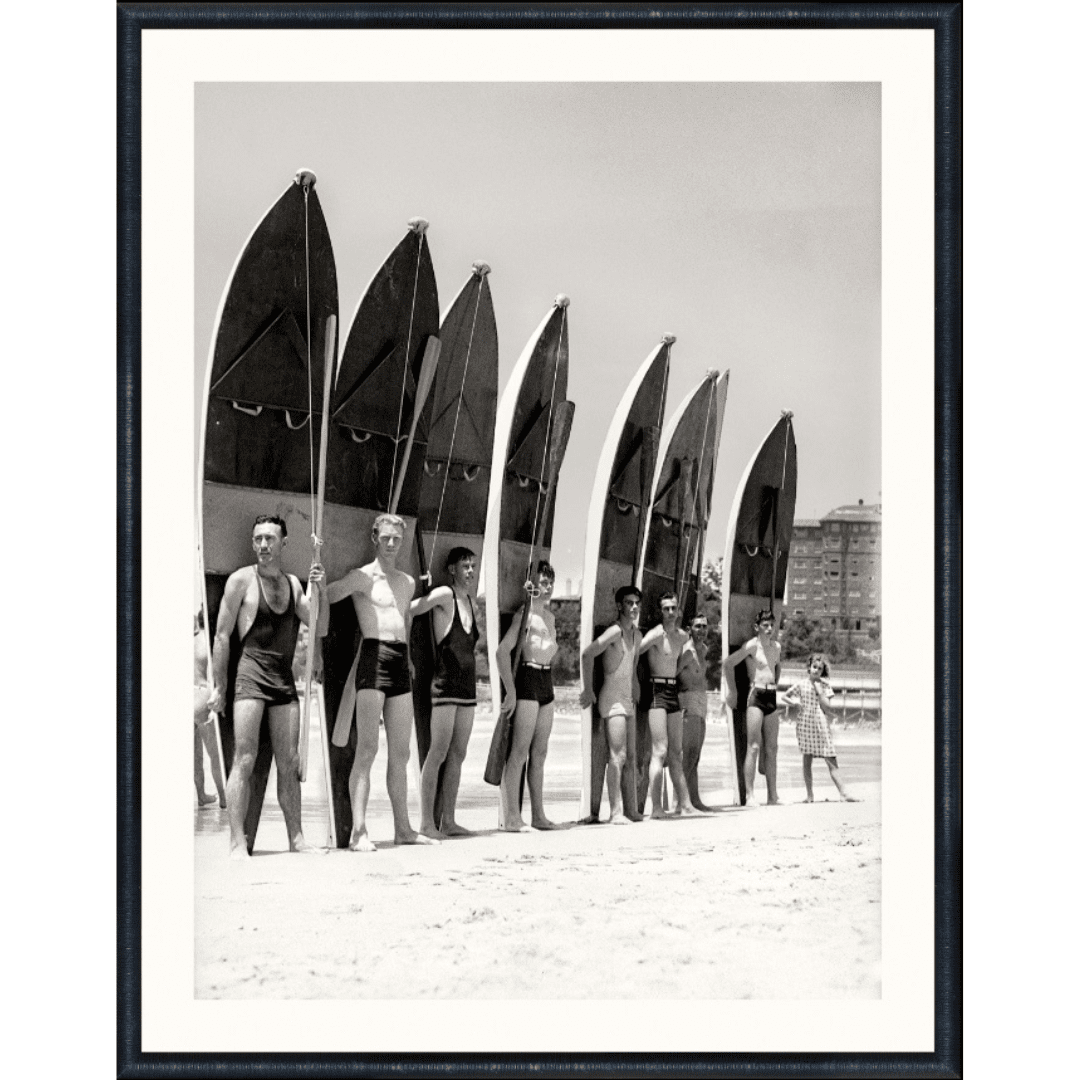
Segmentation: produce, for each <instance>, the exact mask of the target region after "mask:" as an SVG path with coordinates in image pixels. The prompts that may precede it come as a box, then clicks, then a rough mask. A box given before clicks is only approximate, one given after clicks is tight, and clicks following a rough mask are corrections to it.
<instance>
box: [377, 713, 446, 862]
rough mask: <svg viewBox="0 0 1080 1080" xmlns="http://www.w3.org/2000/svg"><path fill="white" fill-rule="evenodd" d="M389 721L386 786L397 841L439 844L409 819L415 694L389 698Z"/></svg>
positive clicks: (387, 716)
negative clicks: (409, 768) (411, 739)
mask: <svg viewBox="0 0 1080 1080" xmlns="http://www.w3.org/2000/svg"><path fill="white" fill-rule="evenodd" d="M383 719H384V720H385V721H386V790H387V792H388V793H389V795H390V808H391V810H393V812H394V843H395V844H437V843H438V842H439V841H438V840H436V839H434V838H433V837H430V836H422V835H421V834H420V833H418V832H417V831H416V830H415V829H414V828H413V827H412V824H411V823H410V822H409V774H408V765H409V740H410V736H411V735H412V727H413V706H412V694H398V695H397V696H396V697H392V698H387V699H386V703H385V704H384V705H383Z"/></svg>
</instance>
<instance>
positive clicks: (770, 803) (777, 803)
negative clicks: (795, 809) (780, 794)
mask: <svg viewBox="0 0 1080 1080" xmlns="http://www.w3.org/2000/svg"><path fill="white" fill-rule="evenodd" d="M765 805H766V806H783V805H784V804H783V803H782V802H781V801H780V800H779V799H770V800H769V801H768V802H767V803H766V804H765Z"/></svg>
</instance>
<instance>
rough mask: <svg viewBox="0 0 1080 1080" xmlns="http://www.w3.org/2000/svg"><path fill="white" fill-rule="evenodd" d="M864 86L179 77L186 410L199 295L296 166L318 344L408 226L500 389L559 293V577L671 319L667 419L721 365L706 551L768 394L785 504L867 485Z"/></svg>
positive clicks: (202, 341)
mask: <svg viewBox="0 0 1080 1080" xmlns="http://www.w3.org/2000/svg"><path fill="white" fill-rule="evenodd" d="M880 105H881V95H880V89H879V85H878V84H877V83H833V84H830V83H675V84H673V83H510V84H491V83H485V84H467V83H394V84H386V83H383V84H373V83H348V84H345V83H322V84H318V83H317V84H313V83H304V84H272V85H271V84H257V83H254V84H253V83H232V84H200V85H199V86H197V88H196V95H195V351H196V355H195V397H194V400H195V403H196V408H195V419H194V423H195V428H196V436H198V427H199V417H200V410H201V395H202V392H203V379H204V373H205V365H206V357H207V352H208V349H209V346H210V334H211V332H212V329H213V320H214V314H215V312H216V310H217V305H218V302H219V300H220V297H221V292H222V289H223V288H224V286H225V283H226V280H227V278H228V275H229V272H230V270H231V268H232V265H233V262H234V261H235V259H236V256H237V255H238V254H239V251H240V248H241V246H242V244H243V243H244V241H245V239H246V238H247V236H248V234H249V233H250V232H251V230H252V228H253V227H254V226H255V224H256V223H257V222H258V220H259V219H260V218H261V216H262V215H263V213H265V211H266V210H267V209H268V208H269V206H270V205H271V204H272V203H273V202H274V200H275V199H276V198H277V197H278V196H279V195H280V193H281V192H282V190H283V189H284V188H285V186H286V185H287V184H288V183H289V182H290V181H291V179H292V176H293V174H294V173H295V172H296V170H297V169H298V168H300V167H302V166H303V167H306V168H310V169H312V170H314V172H315V173H316V174H317V176H318V184H317V188H318V192H319V198H320V200H321V202H322V207H323V211H324V213H325V215H326V221H327V225H328V227H329V230H330V236H331V239H332V241H333V245H334V254H335V258H336V261H337V273H338V294H339V304H340V313H339V317H340V319H341V323H342V326H341V340H342V341H344V339H345V335H346V334H347V332H348V326H349V321H350V320H351V318H352V315H353V312H354V311H355V308H356V305H357V302H358V301H359V299H360V295H361V293H362V292H363V289H364V287H365V286H366V285H367V282H368V281H369V280H370V278H371V276H372V275H373V274H374V273H375V271H376V270H377V269H378V267H379V266H380V265H381V264H382V261H383V260H384V259H385V258H386V256H387V255H388V254H389V252H390V250H391V249H392V248H393V247H394V245H395V244H396V243H397V242H398V241H399V240H400V239H401V237H402V236H403V235H404V233H405V225H406V222H407V220H408V219H409V218H410V217H414V216H421V217H424V218H427V219H428V220H429V221H430V223H431V224H430V227H429V230H428V239H429V242H430V247H431V255H432V260H433V263H434V266H435V274H436V279H437V281H438V286H439V306H440V310H445V308H446V307H447V305H448V304H449V303H450V301H451V300H452V299H453V297H454V296H455V295H456V294H457V291H458V289H459V288H460V287H461V285H462V284H463V282H464V281H465V279H466V277H467V275H468V273H469V269H470V266H471V264H472V263H473V262H474V261H476V260H478V259H483V260H485V261H487V262H488V263H490V264H491V268H492V272H491V276H490V278H489V279H488V280H489V283H490V285H491V291H492V298H493V301H494V305H495V317H496V321H497V324H498V330H499V380H500V386H502V385H505V383H506V381H507V379H508V377H509V374H510V369H511V367H512V366H513V364H514V363H515V362H516V360H517V358H518V356H519V355H520V353H521V350H522V348H523V347H524V345H525V343H526V341H527V340H528V338H529V336H530V334H531V333H532V332H533V331H534V330H535V329H536V326H537V324H538V323H539V322H540V320H541V319H542V318H543V316H544V315H545V313H546V312H547V310H548V308H549V307H550V305H551V303H552V301H553V300H554V298H555V295H556V294H557V293H560V292H562V293H566V294H567V295H568V296H569V297H570V308H569V336H570V372H569V392H568V396H569V398H570V399H571V400H572V401H575V402H576V403H577V412H576V416H575V420H574V428H573V434H572V435H571V438H570V444H569V447H568V449H567V453H566V459H565V463H564V465H563V471H562V478H561V480H560V484H559V502H558V506H557V507H556V510H555V527H554V536H553V543H552V562H553V563H554V565H555V567H556V570H557V573H558V580H559V586H560V589H561V588H562V586H563V585H564V583H565V581H566V579H567V578H570V579H573V581H574V582H575V584H576V582H577V580H578V579H579V578H580V576H581V561H582V550H583V546H584V537H585V518H586V512H587V505H588V500H589V497H590V495H591V491H592V483H593V474H594V471H595V465H596V460H597V457H598V455H599V451H600V447H601V444H602V442H603V439H604V435H605V433H606V430H607V426H608V424H609V423H610V420H611V417H612V414H613V413H614V411H615V407H616V404H617V403H618V400H619V398H620V397H621V395H622V393H623V390H624V389H625V388H626V385H627V383H628V382H629V380H630V378H631V376H632V375H633V373H634V371H635V370H636V369H637V367H638V366H639V365H640V364H641V362H642V361H643V360H644V359H645V357H646V356H647V355H648V353H649V352H650V351H651V350H652V349H653V348H654V347H655V345H656V344H657V343H658V342H659V341H660V338H661V336H662V335H663V334H664V333H668V332H670V333H673V334H675V335H676V337H677V339H678V340H677V342H676V344H675V346H674V348H673V350H672V364H671V382H670V387H669V393H668V411H669V413H670V412H671V411H672V410H673V409H674V408H675V407H676V406H677V404H678V403H679V401H680V400H681V399H682V398H683V397H684V395H685V394H686V393H687V392H688V391H689V390H690V389H691V388H692V387H693V386H694V385H696V384H697V382H698V381H699V380H700V379H701V377H702V376H703V375H704V373H705V371H706V369H707V368H709V367H717V368H719V369H720V370H724V369H726V368H730V369H731V383H730V387H729V392H728V401H727V412H726V414H725V418H724V429H723V435H722V437H721V440H720V452H719V458H718V464H717V476H716V485H715V488H714V492H713V507H712V517H711V521H710V527H709V532H708V537H707V540H706V549H705V552H706V557H707V558H715V557H718V556H720V555H721V554H722V552H723V547H724V533H725V530H726V528H727V519H728V513H729V511H730V507H731V501H732V498H733V496H734V493H735V488H736V486H737V484H738V482H739V478H740V477H741V475H742V472H743V470H744V468H745V467H746V464H747V462H748V461H749V459H750V456H751V455H752V454H753V452H754V450H755V449H756V447H757V445H758V443H760V441H761V440H762V439H763V438H764V437H765V435H766V434H767V432H768V431H769V429H770V428H771V426H772V425H773V423H774V422H775V421H776V419H777V417H778V416H779V414H780V411H781V409H791V410H793V411H794V414H795V418H794V430H795V437H796V441H797V444H798V448H799V490H798V499H797V505H796V516H797V517H799V518H808V517H817V516H820V515H822V514H825V513H827V512H828V511H829V510H830V509H832V508H833V507H834V506H839V505H842V504H844V503H852V502H856V501H857V500H858V499H860V498H861V499H865V501H866V502H876V501H877V500H878V495H879V491H880V488H881V108H880Z"/></svg>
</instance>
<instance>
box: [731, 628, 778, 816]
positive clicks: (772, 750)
mask: <svg viewBox="0 0 1080 1080" xmlns="http://www.w3.org/2000/svg"><path fill="white" fill-rule="evenodd" d="M775 628H776V618H775V616H774V615H773V613H772V612H771V611H769V610H768V608H766V609H764V610H762V611H759V612H758V615H757V619H756V620H755V622H754V630H755V634H756V636H755V637H752V638H751V639H750V640H749V641H748V642H747V643H746V644H745V645H743V646H742V648H740V649H736V650H735V651H734V652H733V653H731V654H730V655H729V656H728V657H727V659H725V660H724V669H725V671H729V672H733V670H734V668H735V665H736V664H741V663H742V662H743V661H744V660H745V661H746V665H747V667H748V668H749V669H750V695H749V697H748V698H747V700H746V761H745V763H744V765H743V777H744V779H745V781H746V805H747V806H757V798H756V796H755V795H754V780H755V778H756V773H757V764H758V751H759V750H760V752H761V756H762V758H763V759H764V762H765V787H766V788H767V790H768V797H769V806H776V805H777V804H778V803H779V802H780V796H779V795H778V794H777V791H776V755H777V750H778V748H779V742H780V714H779V712H777V710H776V684H777V682H778V681H779V680H780V645H779V643H778V642H777V641H776V640H775V639H774V637H773V633H774V631H775ZM731 681H732V682H733V681H734V676H733V675H732V680H731Z"/></svg>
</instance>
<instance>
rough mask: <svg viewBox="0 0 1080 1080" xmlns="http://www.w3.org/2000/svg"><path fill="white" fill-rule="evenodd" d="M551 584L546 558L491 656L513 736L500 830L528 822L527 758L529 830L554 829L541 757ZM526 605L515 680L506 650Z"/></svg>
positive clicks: (548, 716) (552, 646)
mask: <svg viewBox="0 0 1080 1080" xmlns="http://www.w3.org/2000/svg"><path fill="white" fill-rule="evenodd" d="M554 587H555V571H554V570H553V569H552V567H551V564H550V563H549V562H545V561H544V560H541V561H540V563H539V564H538V566H537V586H536V592H535V594H534V595H533V597H532V600H531V602H530V603H528V604H526V605H524V606H523V607H521V608H519V609H518V610H517V611H516V612H515V613H514V618H513V620H512V622H511V623H510V628H509V629H508V630H507V631H506V634H505V635H504V637H503V639H502V641H500V642H499V648H498V649H497V650H496V653H495V661H496V664H497V666H498V668H499V675H500V676H501V677H502V681H503V686H505V687H506V697H505V698H504V699H503V704H502V709H501V710H500V711H501V712H502V713H503V714H504V715H505V716H506V717H508V718H509V717H510V715H511V714H513V718H514V720H513V741H512V742H511V744H510V751H509V753H508V754H507V755H506V767H505V768H504V769H503V779H502V785H501V787H500V798H501V799H502V825H501V826H500V828H501V829H502V830H503V831H504V832H525V831H526V830H527V829H528V826H527V825H526V824H525V822H524V820H523V819H522V817H521V804H520V802H519V801H518V792H519V790H520V788H521V771H522V769H524V768H525V762H526V760H528V763H529V774H528V779H529V805H530V807H531V808H532V827H533V828H534V829H556V828H558V826H557V825H556V824H555V823H554V822H553V821H549V820H548V817H547V815H546V814H545V813H544V762H545V761H546V760H547V750H548V739H549V738H550V736H551V725H552V722H553V721H554V719H555V687H554V684H553V682H552V679H551V661H552V658H553V657H554V656H555V653H556V651H557V650H558V647H559V646H558V644H557V642H556V640H555V614H554V612H552V611H551V608H550V606H549V605H550V604H551V591H552V589H553V588H554ZM526 610H528V617H529V621H528V624H527V626H526V633H525V641H524V644H523V645H522V649H521V662H520V663H519V664H518V672H517V679H516V680H515V679H514V671H513V665H512V663H511V659H510V654H511V652H512V651H513V649H514V646H515V645H516V644H517V639H518V635H519V633H520V630H521V620H522V618H524V616H525V612H526Z"/></svg>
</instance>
